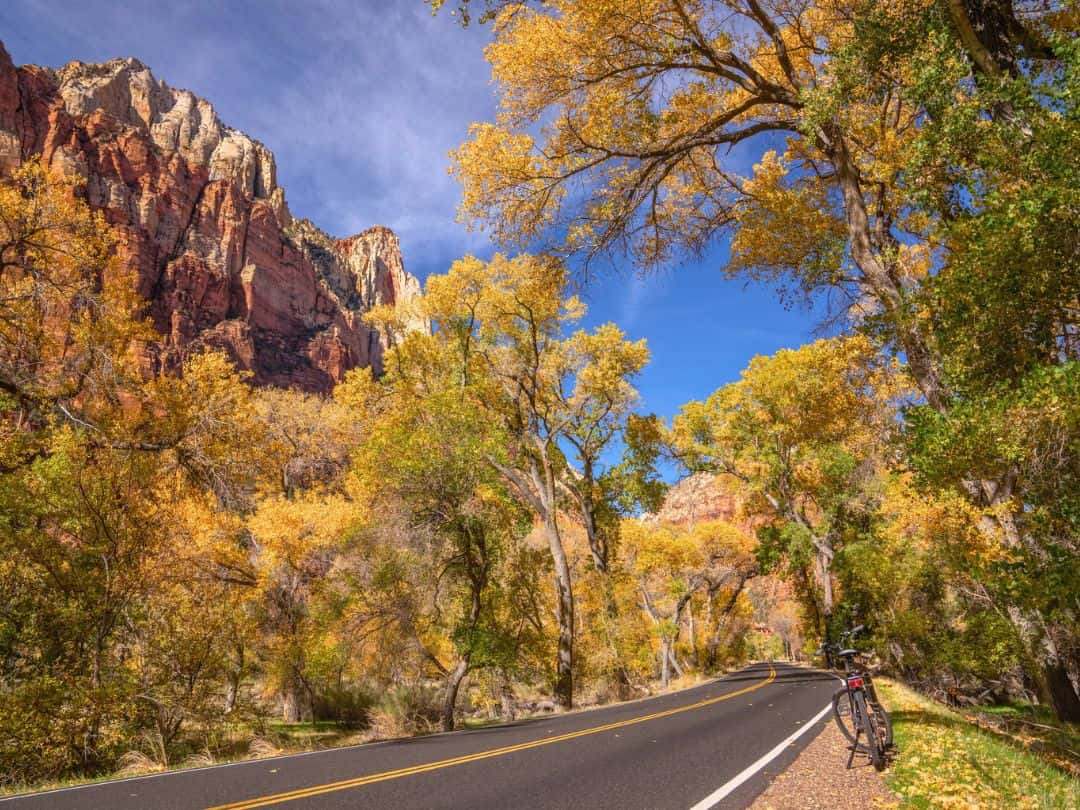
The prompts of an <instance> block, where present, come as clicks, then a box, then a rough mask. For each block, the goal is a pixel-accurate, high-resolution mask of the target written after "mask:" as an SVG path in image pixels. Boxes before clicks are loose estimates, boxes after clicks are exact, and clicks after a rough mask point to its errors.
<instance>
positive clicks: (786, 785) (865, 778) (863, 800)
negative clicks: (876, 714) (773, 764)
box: [749, 720, 900, 810]
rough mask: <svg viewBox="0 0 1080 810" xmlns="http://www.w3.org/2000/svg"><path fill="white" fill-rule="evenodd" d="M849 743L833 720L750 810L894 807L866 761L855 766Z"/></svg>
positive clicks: (894, 800)
mask: <svg viewBox="0 0 1080 810" xmlns="http://www.w3.org/2000/svg"><path fill="white" fill-rule="evenodd" d="M847 758H848V749H847V740H846V739H845V738H844V736H843V735H842V734H841V733H840V729H838V728H837V727H836V724H835V723H833V722H832V721H831V720H829V721H828V722H827V723H826V724H825V726H824V728H823V729H822V731H821V732H820V733H818V735H817V736H816V737H815V738H814V739H813V740H811V741H810V744H809V745H807V746H806V748H804V749H803V750H802V751H801V752H800V753H799V756H798V757H796V758H795V761H794V762H792V763H791V765H790V766H788V767H787V768H786V769H785V770H784V771H782V772H781V773H779V774H777V775H776V776H775V777H774V778H773V780H772V781H771V782H770V783H769V786H768V787H767V788H765V790H764V791H763V792H762V793H760V794H759V795H758V797H757V798H756V799H755V800H754V802H753V804H751V805H750V808H749V810H792V809H793V808H800V809H802V808H805V809H806V810H864V809H865V808H896V807H899V806H900V800H899V798H898V797H897V796H896V795H895V794H894V793H892V791H890V790H889V789H888V787H886V786H885V780H884V779H883V778H882V776H881V774H880V773H878V772H877V771H875V770H874V768H873V766H872V765H871V764H870V763H869V761H868V760H867V759H866V758H865V757H859V756H856V757H855V761H854V763H852V767H851V769H850V770H848V769H847V768H846V767H845V765H846V763H847Z"/></svg>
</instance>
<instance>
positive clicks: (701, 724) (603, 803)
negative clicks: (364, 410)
mask: <svg viewBox="0 0 1080 810" xmlns="http://www.w3.org/2000/svg"><path fill="white" fill-rule="evenodd" d="M835 688H836V681H835V680H834V679H833V678H832V676H830V675H828V674H826V673H823V672H815V671H811V670H805V669H798V668H796V667H792V666H788V665H785V664H775V665H770V664H757V665H754V666H752V667H748V668H746V669H744V670H741V671H739V672H737V673H734V674H732V675H729V676H727V677H725V678H722V679H720V680H717V681H711V682H709V683H707V684H704V685H702V686H698V687H695V688H693V689H688V690H686V691H683V692H678V693H675V694H669V695H663V696H660V697H656V698H649V699H646V700H641V701H636V702H633V703H624V704H620V705H617V706H610V707H606V708H603V709H597V710H595V711H588V712H580V713H577V714H569V715H563V716H555V717H550V718H545V719H542V720H531V721H525V722H521V723H514V724H511V725H505V726H492V727H488V728H483V729H477V730H474V731H463V732H456V733H453V734H439V735H433V736H429V737H421V738H417V739H412V740H400V741H390V742H384V743H375V744H371V745H363V746H356V747H353V748H339V749H334V750H331V751H321V752H318V753H313V754H301V755H296V756H285V757H276V758H274V759H264V760H258V761H254V762H243V763H237V764H235V765H222V766H218V767H212V768H203V769H199V770H191V771H177V772H173V773H167V774H159V775H155V776H149V777H140V778H135V779H127V780H119V781H114V782H103V783H99V784H95V785H87V786H85V787H79V788H70V789H67V790H59V791H52V792H49V793H39V794H34V795H28V796H17V797H13V798H11V799H8V800H6V801H0V810H45V808H49V810H67V808H71V809H72V810H74V809H75V808H78V810H89V808H108V810H135V809H136V808H137V810H147V809H148V808H163V809H171V808H204V809H205V808H215V810H226V809H227V810H250V809H251V808H256V807H281V808H283V809H284V810H300V809H301V808H304V810H314V809H315V808H395V809H396V808H491V810H496V808H498V810H507V809H508V808H514V809H515V810H516V809H517V808H620V810H621V809H622V808H643V809H644V810H659V808H678V810H687V808H692V807H694V808H698V810H700V808H704V807H709V806H716V807H720V808H741V807H745V806H747V805H748V804H749V803H750V802H751V801H752V800H753V798H754V797H755V796H756V795H757V794H758V793H760V792H761V791H762V790H764V788H765V786H766V785H767V784H768V782H769V780H770V779H771V777H772V775H774V774H776V773H777V772H779V771H780V770H782V769H783V768H784V767H786V766H787V765H788V764H789V763H790V762H791V761H792V760H793V759H794V758H795V756H796V755H797V753H798V751H800V750H801V749H802V748H803V747H804V746H805V745H806V744H807V743H808V742H809V741H810V740H811V738H813V736H814V735H815V733H816V729H817V728H818V727H819V726H820V725H821V724H822V723H824V722H826V720H827V717H826V718H819V719H818V720H817V721H816V722H815V723H814V724H813V726H812V727H811V728H810V731H809V733H803V734H801V735H800V736H798V738H797V739H795V740H794V741H788V738H790V737H791V736H792V735H794V734H796V733H798V732H799V731H800V730H801V729H803V728H806V727H807V726H808V723H809V721H810V720H811V719H812V718H815V717H816V716H817V715H819V713H820V712H821V710H822V709H823V708H824V707H825V706H826V704H827V703H828V700H829V697H830V696H831V694H832V692H833V691H834V690H835ZM777 748H779V754H778V755H777V756H775V758H773V759H772V760H771V761H769V762H768V763H767V764H765V765H764V766H761V767H759V765H760V763H759V761H760V760H761V759H762V758H763V757H765V756H766V755H768V754H769V753H770V752H772V751H774V750H775V749H777ZM837 767H843V765H842V763H837ZM739 779H742V780H743V781H741V782H739V784H738V786H737V787H735V788H734V789H732V788H731V785H732V783H733V782H738V780H739ZM725 785H726V786H727V788H726V789H725ZM725 790H726V795H724V796H723V797H722V798H721V797H720V796H719V794H720V793H723V792H725ZM710 797H711V798H710Z"/></svg>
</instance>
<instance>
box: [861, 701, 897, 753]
mask: <svg viewBox="0 0 1080 810" xmlns="http://www.w3.org/2000/svg"><path fill="white" fill-rule="evenodd" d="M867 702H868V703H869V704H870V710H871V711H872V712H873V713H874V719H875V720H876V721H877V727H878V733H879V734H880V736H881V747H882V749H883V750H888V749H890V748H892V744H893V736H892V721H891V720H890V719H889V713H888V712H887V711H885V707H884V706H882V705H881V704H880V703H878V702H877V701H876V700H870V701H867Z"/></svg>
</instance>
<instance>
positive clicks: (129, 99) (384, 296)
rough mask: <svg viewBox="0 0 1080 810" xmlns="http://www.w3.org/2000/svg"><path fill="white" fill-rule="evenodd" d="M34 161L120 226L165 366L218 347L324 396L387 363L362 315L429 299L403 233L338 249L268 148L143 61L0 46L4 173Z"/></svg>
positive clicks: (258, 370) (270, 381)
mask: <svg viewBox="0 0 1080 810" xmlns="http://www.w3.org/2000/svg"><path fill="white" fill-rule="evenodd" d="M35 155H40V156H41V158H42V160H43V161H44V162H45V163H46V165H48V166H49V168H50V169H51V170H53V171H55V172H58V173H61V174H63V175H65V176H66V177H68V178H69V179H71V180H72V181H73V182H74V183H75V184H76V187H77V190H78V192H79V193H81V194H85V196H86V199H87V200H88V202H89V203H90V205H91V206H92V207H94V208H96V209H100V210H102V211H103V212H104V213H105V216H106V218H107V219H108V220H109V222H110V223H111V224H112V225H113V226H114V228H115V229H116V232H117V234H118V236H119V244H118V247H117V250H118V253H119V255H120V257H121V260H122V261H124V262H125V263H127V264H129V265H130V266H132V267H133V268H135V270H136V272H137V276H138V286H139V292H140V294H141V295H142V296H143V297H144V298H146V299H147V301H148V305H149V306H148V312H149V315H150V317H151V318H152V320H153V323H154V325H155V327H156V328H157V330H158V332H159V333H160V334H161V336H162V339H161V342H160V344H159V345H157V346H155V347H152V348H151V349H150V350H149V354H148V357H147V361H148V363H150V364H151V365H153V366H155V367H165V368H176V367H178V366H179V365H180V364H181V363H182V362H183V359H184V358H185V357H186V356H187V355H188V354H189V353H191V352H193V351H198V350H200V349H201V348H203V347H207V346H212V347H217V348H221V349H224V350H225V351H227V352H228V353H229V354H230V356H231V357H232V358H233V359H234V360H235V361H236V363H237V364H238V365H239V366H241V367H242V368H244V369H247V370H249V371H251V372H252V373H253V375H254V376H253V380H254V382H255V383H256V384H262V385H280V386H290V387H296V388H301V389H304V390H308V391H327V390H329V389H330V388H331V387H332V386H333V384H334V383H335V382H337V381H338V380H340V379H341V378H342V376H343V375H344V374H345V372H347V371H348V370H349V369H351V368H355V367H357V366H373V367H375V368H376V370H379V369H380V368H381V359H382V351H383V349H384V346H383V344H382V342H381V339H380V337H379V335H378V334H376V333H375V332H374V331H373V330H372V329H370V328H369V327H368V326H366V325H365V324H364V323H363V322H362V320H361V319H362V316H363V314H364V313H365V312H367V311H368V310H369V309H370V308H371V307H373V306H376V305H379V304H391V303H396V302H400V301H403V300H406V299H408V298H410V297H412V296H415V295H417V294H418V293H419V291H420V285H419V282H418V281H417V280H416V279H415V278H414V277H413V276H411V275H409V274H408V273H407V272H406V271H405V268H404V264H403V262H402V258H401V251H400V247H399V244H398V240H397V237H396V236H395V235H394V234H393V233H392V232H391V231H390V230H388V229H386V228H382V227H374V228H371V229H369V230H367V231H364V232H363V233H360V234H358V235H356V236H353V237H350V238H348V239H340V240H339V239H333V238H331V237H330V236H328V235H326V234H325V233H323V232H322V231H320V230H319V229H318V228H316V227H315V226H314V225H312V224H311V223H310V222H307V221H306V220H295V219H293V217H292V216H291V215H290V213H289V209H288V207H287V206H286V204H285V193H284V191H283V189H281V188H280V187H279V186H278V185H277V179H276V169H275V165H274V156H273V155H272V154H271V153H270V152H269V150H267V149H266V147H264V146H263V145H262V144H260V143H259V142H258V141H255V140H253V139H251V138H249V137H248V136H247V135H245V134H244V133H242V132H238V131H237V130H234V129H231V128H229V127H227V126H225V125H224V124H222V122H221V121H220V120H219V119H218V117H217V114H216V113H215V112H214V108H213V107H212V106H211V105H210V104H209V103H208V102H206V101H204V100H202V99H200V98H197V97H196V96H194V95H193V94H192V93H190V92H188V91H186V90H176V89H174V88H171V87H169V86H168V85H166V84H165V83H164V82H161V81H159V80H157V79H155V78H154V76H153V75H152V74H151V73H150V70H149V69H148V68H147V67H146V66H145V65H143V64H142V63H140V62H138V61H137V60H134V59H114V60H112V61H110V62H107V63H105V64H98V65H88V64H83V63H81V62H72V63H71V64H69V65H66V66H65V67H63V68H61V69H60V70H51V69H48V68H42V67H36V66H32V65H26V66H23V67H20V68H16V67H15V66H14V65H13V64H12V61H11V58H10V57H9V56H8V54H7V51H6V50H4V48H3V45H2V44H0V175H2V174H4V173H6V172H9V171H10V170H11V169H12V168H14V167H15V166H17V165H19V164H20V163H21V162H22V161H25V160H27V159H30V158H31V157H32V156H35ZM415 326H416V327H417V328H424V327H425V326H426V325H425V324H421V323H418V324H415Z"/></svg>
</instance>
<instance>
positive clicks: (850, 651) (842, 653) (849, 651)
mask: <svg viewBox="0 0 1080 810" xmlns="http://www.w3.org/2000/svg"><path fill="white" fill-rule="evenodd" d="M858 654H859V651H858V650H853V649H851V648H850V647H849V648H848V649H846V650H841V651H840V652H838V653H837V655H839V656H840V657H841V658H844V657H846V656H849V655H858Z"/></svg>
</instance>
